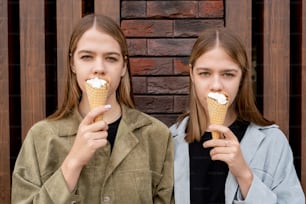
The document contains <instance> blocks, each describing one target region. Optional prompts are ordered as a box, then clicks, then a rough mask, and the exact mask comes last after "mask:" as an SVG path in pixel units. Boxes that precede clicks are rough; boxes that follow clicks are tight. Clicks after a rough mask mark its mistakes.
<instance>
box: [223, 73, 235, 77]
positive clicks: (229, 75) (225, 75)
mask: <svg viewBox="0 0 306 204" xmlns="http://www.w3.org/2000/svg"><path fill="white" fill-rule="evenodd" d="M223 76H224V77H226V78H233V77H235V74H234V73H232V72H225V73H223Z"/></svg>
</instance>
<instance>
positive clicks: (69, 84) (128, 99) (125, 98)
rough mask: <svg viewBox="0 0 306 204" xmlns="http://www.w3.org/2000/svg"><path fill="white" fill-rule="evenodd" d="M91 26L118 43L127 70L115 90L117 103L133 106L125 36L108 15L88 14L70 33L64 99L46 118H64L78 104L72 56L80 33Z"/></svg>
mask: <svg viewBox="0 0 306 204" xmlns="http://www.w3.org/2000/svg"><path fill="white" fill-rule="evenodd" d="M93 26H95V27H96V28H97V29H98V30H99V31H101V32H103V33H106V34H108V35H110V36H112V37H113V38H114V39H115V40H116V41H117V42H118V44H119V45H120V48H121V52H122V56H123V58H124V61H125V63H126V66H127V71H126V73H125V75H124V76H123V77H122V78H121V81H120V84H119V87H118V89H117V90H116V95H117V100H118V102H119V103H123V104H125V105H127V106H128V107H131V108H135V103H134V98H133V90H132V81H131V74H130V62H129V58H128V56H129V55H128V46H127V42H126V38H125V36H124V34H123V32H122V30H121V28H120V27H119V25H117V23H116V22H115V21H114V20H113V19H111V18H110V17H107V16H104V15H96V14H89V15H87V16H84V17H83V18H82V19H81V20H80V21H79V23H78V24H77V25H76V26H75V27H74V30H73V32H72V34H71V38H70V43H69V50H68V53H67V63H66V67H65V71H66V79H65V83H66V85H65V94H64V100H63V103H62V105H61V106H60V108H59V109H58V110H57V111H56V112H55V113H53V114H52V115H50V116H49V117H48V119H52V120H58V119H61V118H64V117H66V116H68V115H69V114H70V113H71V112H72V111H73V109H74V108H75V107H77V106H78V105H79V102H80V99H81V96H82V91H81V89H80V87H79V85H78V83H77V79H76V76H75V74H74V73H73V72H72V69H71V65H72V64H73V62H72V59H73V58H72V56H73V54H74V52H75V50H76V47H77V44H78V42H79V40H80V38H81V37H82V35H83V34H84V33H85V32H86V31H87V30H89V29H91V28H92V27H93Z"/></svg>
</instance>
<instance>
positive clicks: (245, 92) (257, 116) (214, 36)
mask: <svg viewBox="0 0 306 204" xmlns="http://www.w3.org/2000/svg"><path fill="white" fill-rule="evenodd" d="M217 42H218V43H219V45H218V46H219V47H221V48H222V49H223V50H224V51H225V52H226V53H227V54H228V55H229V56H230V57H231V59H232V60H233V61H234V62H235V63H237V65H239V67H240V68H241V71H242V77H241V81H240V87H239V90H238V93H237V96H236V99H235V100H234V103H233V104H234V107H235V110H236V113H237V116H238V118H239V119H242V120H245V121H249V122H253V123H255V124H258V125H270V124H272V123H273V122H272V121H269V120H267V119H265V118H264V117H263V115H262V114H261V113H260V112H259V110H258V108H257V107H256V105H255V97H254V93H253V88H252V78H251V73H252V72H251V68H250V66H249V62H248V57H247V54H246V51H245V48H244V46H243V44H242V42H241V40H240V39H239V38H238V37H237V36H235V35H234V34H233V33H232V32H231V31H229V30H228V29H226V28H218V29H207V30H205V31H204V32H203V33H201V35H200V36H199V37H198V39H197V40H196V42H195V43H194V45H193V47H192V51H191V55H190V58H189V64H190V66H191V69H193V66H194V64H195V62H196V60H197V59H198V58H199V57H200V56H201V55H203V54H204V53H206V52H208V51H210V50H212V49H213V48H214V47H215V46H216V43H217ZM188 115H189V116H190V118H189V121H188V124H187V127H186V137H185V140H186V141H187V142H193V141H194V140H197V141H199V140H200V137H201V135H202V134H203V133H204V132H205V130H206V129H207V126H208V120H207V113H206V111H205V110H204V108H203V107H202V106H201V104H200V101H199V99H198V97H197V95H196V92H195V87H194V85H193V83H192V82H191V80H190V83H189V111H187V112H186V113H184V114H182V115H181V116H180V117H179V118H178V123H180V122H181V121H182V119H183V118H184V117H186V116H188Z"/></svg>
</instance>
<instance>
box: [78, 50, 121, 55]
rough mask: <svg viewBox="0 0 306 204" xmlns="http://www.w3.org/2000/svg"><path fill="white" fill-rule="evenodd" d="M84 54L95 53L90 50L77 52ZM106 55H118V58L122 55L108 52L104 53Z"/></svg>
mask: <svg viewBox="0 0 306 204" xmlns="http://www.w3.org/2000/svg"><path fill="white" fill-rule="evenodd" d="M83 53H88V54H92V53H95V52H93V51H90V50H79V51H78V52H77V54H83ZM104 55H118V56H120V55H121V54H120V53H118V52H106V53H104Z"/></svg>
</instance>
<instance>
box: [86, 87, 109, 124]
mask: <svg viewBox="0 0 306 204" xmlns="http://www.w3.org/2000/svg"><path fill="white" fill-rule="evenodd" d="M85 87H86V93H87V97H88V101H89V106H90V109H91V110H92V109H94V108H96V107H98V106H102V105H105V103H106V99H107V94H108V88H109V85H108V83H107V84H106V85H105V86H102V87H100V88H96V87H93V86H91V85H90V84H89V83H85ZM102 118H103V116H102V115H101V116H99V117H97V118H96V119H95V121H98V120H102Z"/></svg>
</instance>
